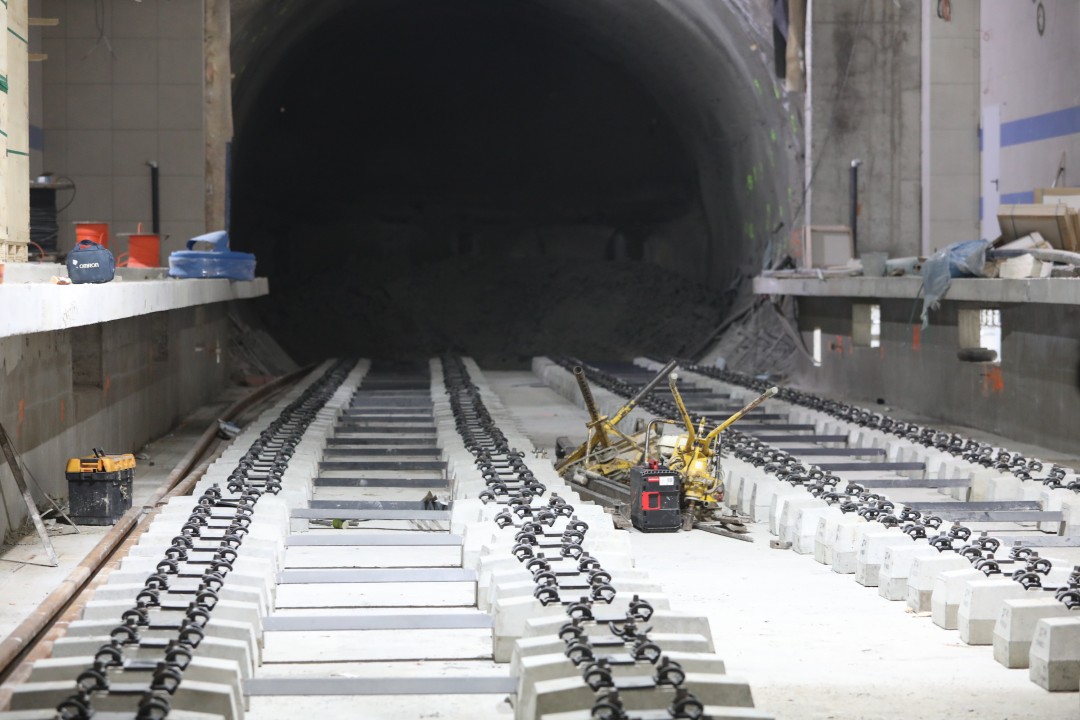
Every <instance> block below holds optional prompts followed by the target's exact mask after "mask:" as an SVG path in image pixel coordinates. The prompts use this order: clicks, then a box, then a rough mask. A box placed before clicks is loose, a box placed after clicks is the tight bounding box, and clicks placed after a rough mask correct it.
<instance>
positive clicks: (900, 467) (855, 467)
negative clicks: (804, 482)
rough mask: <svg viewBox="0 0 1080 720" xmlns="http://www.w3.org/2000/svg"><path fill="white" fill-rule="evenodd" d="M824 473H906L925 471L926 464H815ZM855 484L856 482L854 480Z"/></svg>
mask: <svg viewBox="0 0 1080 720" xmlns="http://www.w3.org/2000/svg"><path fill="white" fill-rule="evenodd" d="M816 465H817V466H818V467H819V468H821V469H822V470H824V471H825V472H866V471H869V470H875V471H876V470H892V471H894V472H908V471H911V470H925V469H926V464H925V463H921V462H858V463H845V462H839V463H816ZM856 482H858V481H857V480H856Z"/></svg>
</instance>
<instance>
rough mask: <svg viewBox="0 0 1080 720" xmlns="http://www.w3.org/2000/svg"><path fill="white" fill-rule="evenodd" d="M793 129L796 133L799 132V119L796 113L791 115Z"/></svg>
mask: <svg viewBox="0 0 1080 720" xmlns="http://www.w3.org/2000/svg"><path fill="white" fill-rule="evenodd" d="M791 131H792V132H793V133H795V134H796V135H798V134H799V119H798V118H797V117H795V114H794V113H792V115H791Z"/></svg>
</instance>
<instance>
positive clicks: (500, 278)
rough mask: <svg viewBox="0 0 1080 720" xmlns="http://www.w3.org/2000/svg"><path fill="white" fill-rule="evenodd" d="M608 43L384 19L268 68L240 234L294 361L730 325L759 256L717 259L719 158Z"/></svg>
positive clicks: (366, 10) (357, 19) (373, 8)
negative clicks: (736, 268) (741, 284)
mask: <svg viewBox="0 0 1080 720" xmlns="http://www.w3.org/2000/svg"><path fill="white" fill-rule="evenodd" d="M598 30H602V28H599V29H598V28H595V27H594V28H592V29H590V28H588V27H583V26H582V25H581V24H575V23H572V22H570V21H568V20H567V19H566V18H565V17H560V16H558V14H556V13H553V12H551V11H550V10H549V9H547V8H545V7H543V6H542V3H540V4H538V3H535V2H529V1H527V0H509V1H504V2H496V1H495V0H458V1H456V2H445V1H444V0H397V1H395V2H385V1H382V0H372V1H369V2H354V3H343V4H340V7H339V9H337V10H336V11H335V12H332V13H329V12H328V13H325V14H324V16H323V17H322V18H321V19H319V20H318V21H310V20H309V23H308V27H307V29H306V30H305V32H303V33H300V34H299V37H296V38H295V39H293V40H292V41H290V42H287V43H286V42H282V43H281V44H280V46H278V47H276V48H275V51H274V52H272V53H265V54H264V55H263V56H262V57H260V58H259V60H258V72H257V73H256V72H252V73H248V74H247V75H248V76H249V77H247V78H245V79H243V80H241V81H238V83H237V86H236V87H235V92H236V94H237V95H238V96H240V95H243V96H244V97H243V100H244V103H243V110H242V111H241V112H238V116H237V127H236V139H235V143H234V149H233V159H232V167H233V169H232V206H231V211H230V221H231V227H230V232H231V236H232V244H233V247H234V248H236V249H241V250H247V251H252V252H255V253H256V254H257V256H258V261H259V273H260V274H262V275H266V276H268V277H269V278H270V283H271V295H270V296H269V297H268V298H266V299H264V300H262V301H260V302H261V304H260V308H259V312H260V315H261V316H262V319H263V321H264V322H265V323H266V325H267V326H268V328H269V329H270V330H271V331H272V332H273V333H274V334H275V336H276V338H277V339H278V340H279V342H281V344H282V345H283V346H284V347H285V349H286V350H287V351H288V352H289V353H290V354H292V355H293V356H294V358H295V359H297V360H299V361H307V360H313V359H318V358H322V357H327V356H332V355H358V356H366V357H373V358H380V357H410V356H428V355H431V354H437V353H440V352H444V351H448V350H452V351H457V352H463V353H467V354H470V355H473V356H474V357H476V358H477V359H478V360H479V361H481V362H483V363H486V364H488V365H492V366H507V365H515V364H519V363H521V362H524V361H527V359H528V358H529V357H531V356H533V355H538V354H554V353H563V354H571V355H580V356H588V357H594V358H599V357H602V358H613V359H615V358H620V359H621V358H629V357H633V356H634V355H638V354H643V353H646V354H647V353H661V354H678V353H680V352H682V353H685V352H689V351H690V350H691V349H692V348H693V347H695V346H696V345H698V344H699V343H700V341H701V339H702V337H703V336H704V335H705V334H706V333H707V332H708V331H709V330H711V329H712V328H713V327H715V325H716V324H717V323H718V322H719V321H720V320H721V319H722V317H723V314H724V312H725V310H726V309H728V307H729V305H730V303H731V299H732V297H731V293H730V292H724V287H723V285H724V282H727V281H729V280H730V273H727V274H726V275H725V273H724V272H720V273H717V272H716V270H715V269H716V267H717V266H718V265H720V266H724V265H728V264H737V263H738V262H745V258H744V257H739V256H738V254H739V253H741V254H742V255H746V254H747V253H746V249H745V248H740V247H735V248H732V249H731V251H730V252H728V253H727V255H730V256H733V257H727V256H723V253H721V255H722V257H720V258H717V257H714V255H715V254H716V251H715V248H716V247H718V246H719V247H723V246H724V244H725V242H727V243H728V244H729V245H730V244H731V243H730V241H729V240H726V239H725V232H726V231H725V228H726V227H727V223H725V222H721V223H719V224H718V223H715V222H714V221H713V220H710V217H709V216H710V212H715V209H711V208H709V207H708V205H709V202H710V200H709V199H708V198H709V196H710V193H711V197H712V202H713V203H714V204H715V202H717V200H716V198H717V197H718V196H719V197H720V203H721V205H724V204H725V203H726V201H724V199H723V196H724V194H725V190H724V188H725V186H726V184H727V183H728V179H725V178H724V177H723V176H724V175H725V168H724V167H723V166H724V163H725V159H724V157H723V156H722V155H721V157H720V158H719V159H716V158H714V157H711V156H710V157H708V158H705V159H703V158H702V157H701V153H700V149H701V143H702V141H703V137H702V133H701V132H698V133H697V135H694V124H693V123H688V122H687V121H686V119H685V118H684V117H683V118H680V116H679V112H680V110H682V111H683V112H684V113H685V112H686V111H685V106H684V107H683V108H680V107H678V106H677V105H675V104H674V103H671V102H668V101H666V100H665V99H664V98H663V97H662V96H661V94H659V93H658V92H657V91H656V83H655V82H654V81H653V82H649V81H646V80H645V79H643V78H642V77H641V74H640V73H638V72H635V71H634V69H633V68H632V67H630V66H628V65H627V63H625V62H622V61H621V59H620V55H619V53H618V52H616V51H614V50H613V47H612V45H611V44H610V43H605V42H603V35H602V33H601V34H599V35H597V34H596V33H597V31H598ZM234 54H235V50H234ZM704 162H711V163H713V167H712V168H711V169H710V172H711V173H712V175H711V176H710V177H715V176H720V177H721V181H720V182H719V184H718V183H717V181H716V180H715V179H713V180H707V182H709V188H708V192H706V189H704V188H703V177H706V176H707V173H706V172H705V171H704V170H703V163H704ZM718 167H719V171H718V170H717V168H718ZM727 174H729V175H732V174H733V173H730V172H728V173H727ZM718 188H719V189H720V192H719V193H717V189H718ZM727 192H730V191H727ZM726 204H730V203H726ZM726 215H727V216H728V220H729V222H730V223H731V224H732V225H734V224H736V223H735V221H734V219H733V218H732V217H731V215H732V213H731V212H730V210H729V211H728V212H727V213H726ZM721 281H724V282H721Z"/></svg>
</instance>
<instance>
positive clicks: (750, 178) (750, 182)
mask: <svg viewBox="0 0 1080 720" xmlns="http://www.w3.org/2000/svg"><path fill="white" fill-rule="evenodd" d="M746 191H747V192H754V175H753V174H752V173H751V174H750V175H747V176H746Z"/></svg>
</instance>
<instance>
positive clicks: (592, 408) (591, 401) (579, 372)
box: [574, 365, 600, 423]
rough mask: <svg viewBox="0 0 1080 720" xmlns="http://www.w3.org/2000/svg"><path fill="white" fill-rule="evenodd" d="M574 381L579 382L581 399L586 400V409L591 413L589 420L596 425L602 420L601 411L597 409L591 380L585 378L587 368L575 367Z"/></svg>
mask: <svg viewBox="0 0 1080 720" xmlns="http://www.w3.org/2000/svg"><path fill="white" fill-rule="evenodd" d="M574 379H575V380H577V386H578V389H579V390H580V391H581V397H582V398H583V399H584V400H585V409H586V410H587V411H588V412H589V419H590V420H591V421H592V422H594V423H595V422H597V421H598V420H600V410H599V408H597V407H596V398H594V397H593V394H592V388H591V387H589V379H588V378H587V377H585V368H583V367H581V366H580V365H575V366H574Z"/></svg>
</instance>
